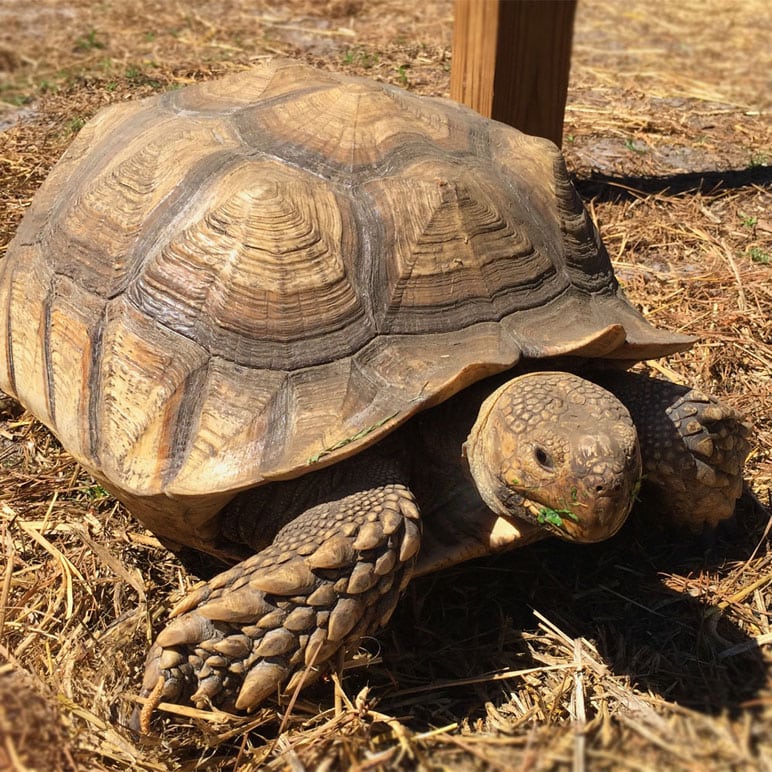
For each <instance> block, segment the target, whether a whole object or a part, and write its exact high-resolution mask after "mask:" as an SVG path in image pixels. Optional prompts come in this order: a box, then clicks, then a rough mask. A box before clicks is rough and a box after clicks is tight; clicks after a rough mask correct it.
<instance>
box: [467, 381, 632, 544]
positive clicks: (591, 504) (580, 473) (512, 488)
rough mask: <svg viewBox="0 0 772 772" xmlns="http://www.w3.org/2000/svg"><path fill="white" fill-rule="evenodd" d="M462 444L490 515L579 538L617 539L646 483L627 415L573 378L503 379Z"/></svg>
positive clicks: (606, 395)
mask: <svg viewBox="0 0 772 772" xmlns="http://www.w3.org/2000/svg"><path fill="white" fill-rule="evenodd" d="M465 448H466V454H467V458H468V461H469V468H470V471H471V473H472V477H473V478H474V481H475V485H476V486H477V489H478V491H479V493H480V496H481V497H482V499H483V500H484V501H485V503H486V504H487V505H488V507H490V509H491V510H493V511H494V512H496V513H497V514H499V515H502V516H504V517H505V518H510V519H512V518H518V519H522V520H526V521H529V522H532V523H536V524H538V525H540V526H542V527H544V528H545V529H547V530H549V531H550V532H552V533H554V534H556V535H558V536H560V537H562V538H564V539H569V540H573V541H585V542H594V541H601V540H602V539H605V538H607V537H609V536H611V535H613V534H614V533H615V532H616V531H617V530H618V529H619V528H620V527H621V526H622V524H623V523H624V521H625V519H626V517H627V515H628V513H629V511H630V508H631V507H632V504H633V501H634V499H635V494H636V492H637V489H638V485H639V482H640V479H641V455H640V449H639V447H638V437H637V433H636V430H635V426H634V425H633V421H632V419H631V417H630V414H629V413H628V411H627V409H626V408H625V407H624V405H622V403H621V402H619V400H618V399H617V398H616V397H615V396H614V395H613V394H611V393H610V392H608V391H606V390H605V389H602V388H601V387H600V386H597V385H596V384H594V383H591V382H590V381H586V380H584V379H582V378H579V377H578V376H576V375H573V374H571V373H563V372H536V373H528V374H526V375H521V376H519V377H517V378H514V379H512V380H510V381H508V382H507V383H505V384H504V385H503V386H501V387H500V388H499V389H497V390H496V391H495V392H493V394H491V395H490V396H489V397H488V398H487V399H486V400H485V401H484V402H483V404H482V406H481V408H480V410H479V413H478V418H477V421H476V422H475V424H474V426H473V427H472V431H471V433H470V434H469V438H468V439H467V442H466V446H465Z"/></svg>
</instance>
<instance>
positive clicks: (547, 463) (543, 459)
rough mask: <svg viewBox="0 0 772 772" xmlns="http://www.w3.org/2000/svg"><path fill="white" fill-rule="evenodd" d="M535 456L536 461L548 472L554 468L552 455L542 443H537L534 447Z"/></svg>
mask: <svg viewBox="0 0 772 772" xmlns="http://www.w3.org/2000/svg"><path fill="white" fill-rule="evenodd" d="M533 457H534V458H535V459H536V463H537V464H538V465H539V466H540V467H542V468H543V469H546V470H547V471H548V472H551V471H552V470H553V469H554V466H553V464H552V456H550V454H549V453H548V452H547V451H546V450H545V449H544V448H543V447H542V446H541V445H537V446H536V447H535V448H534V449H533Z"/></svg>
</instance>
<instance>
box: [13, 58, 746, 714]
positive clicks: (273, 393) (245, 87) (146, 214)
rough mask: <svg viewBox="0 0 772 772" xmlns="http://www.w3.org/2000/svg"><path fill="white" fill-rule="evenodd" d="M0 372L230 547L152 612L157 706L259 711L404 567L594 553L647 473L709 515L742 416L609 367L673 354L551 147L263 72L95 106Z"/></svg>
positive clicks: (695, 514) (23, 243)
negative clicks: (215, 570) (621, 275)
mask: <svg viewBox="0 0 772 772" xmlns="http://www.w3.org/2000/svg"><path fill="white" fill-rule="evenodd" d="M1 270H2V275H1V276H0V329H1V335H2V340H3V345H2V347H0V351H1V352H2V353H0V386H2V388H3V389H4V390H5V391H6V392H7V393H9V394H10V395H13V396H14V397H15V398H17V399H18V400H19V401H20V402H22V403H23V404H24V405H25V406H26V407H27V408H28V409H29V410H31V411H32V412H33V413H34V414H35V415H36V416H37V417H38V418H39V419H40V420H41V421H43V422H44V423H45V424H46V425H47V426H49V427H50V428H51V429H52V431H53V432H54V433H55V434H56V435H57V436H58V437H59V439H60V440H61V442H62V444H63V445H64V447H65V448H67V449H68V450H69V452H70V453H72V455H73V456H74V457H75V458H76V459H77V460H78V461H79V462H80V463H81V464H82V465H83V466H84V467H85V468H86V469H88V470H89V471H90V472H91V474H93V476H94V477H95V478H96V479H97V480H99V481H100V482H101V483H102V484H103V485H104V486H105V488H107V489H108V490H109V491H110V492H112V493H113V494H114V495H115V496H117V497H118V498H119V499H120V500H121V501H123V502H124V503H125V504H126V506H127V507H128V508H129V509H130V510H131V511H132V512H133V514H134V515H135V516H136V517H138V518H139V519H140V520H141V521H142V522H143V523H144V524H145V525H146V526H147V527H148V528H150V529H151V530H152V531H154V532H155V533H156V534H157V535H158V537H159V538H160V539H161V541H162V542H163V543H164V544H165V545H168V547H169V548H170V549H172V550H175V551H176V552H178V553H181V554H186V551H187V550H193V551H196V552H203V553H209V554H210V555H214V556H216V557H217V558H221V559H223V560H225V561H228V562H230V563H235V565H233V567H232V568H230V569H229V570H226V571H225V572H224V573H220V574H218V575H216V576H215V577H214V578H213V579H211V581H209V582H207V583H205V584H202V585H199V586H198V587H197V588H196V589H194V590H193V591H192V592H191V593H190V594H189V595H188V596H187V597H186V598H185V599H184V600H183V601H182V602H181V603H179V604H178V605H177V606H176V607H175V608H174V610H173V611H172V612H171V616H172V620H171V622H170V623H169V625H168V626H167V627H166V628H165V629H164V630H163V631H162V632H161V633H160V634H159V635H158V637H157V639H156V642H155V643H154V645H153V646H152V648H151V650H150V652H149V655H148V660H147V666H146V675H145V680H144V685H143V693H144V695H145V696H148V697H149V699H148V700H147V707H146V708H145V709H144V711H143V713H142V715H141V721H140V724H141V725H142V727H143V728H144V729H147V728H148V726H149V721H150V715H151V713H152V711H153V709H154V708H155V707H157V705H158V703H159V702H160V701H161V700H171V701H180V702H182V701H186V700H189V701H191V702H192V703H193V704H195V705H198V706H205V705H208V704H214V705H218V706H221V707H223V708H226V709H237V710H250V709H254V708H255V707H256V706H257V705H258V704H259V703H261V701H263V700H265V699H266V698H269V697H271V696H277V695H278V696H280V695H281V694H283V693H287V692H289V691H292V690H294V689H295V688H296V686H298V685H299V684H300V683H307V682H310V681H311V680H312V679H313V678H314V677H315V676H316V675H317V674H318V673H320V672H323V671H324V669H325V665H326V664H327V663H329V662H330V660H331V659H332V660H334V659H335V655H336V653H338V652H340V651H341V650H346V649H349V648H351V647H354V646H356V645H357V642H358V641H359V640H360V639H361V638H362V637H363V636H365V635H369V634H372V633H373V632H374V631H376V630H378V629H379V628H380V627H381V626H382V625H384V624H385V623H386V621H387V620H388V618H389V616H390V615H391V614H392V612H393V611H394V608H395V605H396V603H397V601H398V598H399V595H400V593H401V592H402V590H404V588H405V586H406V584H407V583H408V581H409V580H410V579H411V578H412V577H414V576H416V575H418V574H422V573H426V572H428V571H433V570H437V569H439V568H442V567H444V566H448V565H452V564H454V563H458V562H460V561H463V560H467V559H470V558H474V557H478V556H481V555H485V554H490V553H493V552H497V551H502V550H507V549H511V548H512V547H515V546H518V545H521V544H525V543H528V542H530V541H533V540H535V539H537V538H540V537H542V536H544V535H547V534H555V535H557V536H559V537H562V538H565V539H571V540H576V541H586V542H593V541H598V540H600V539H605V538H607V537H609V536H611V535H612V534H613V533H615V532H616V531H617V530H618V529H619V527H620V526H621V525H622V523H623V522H624V520H625V518H626V517H627V514H628V512H629V510H630V508H631V505H632V503H633V501H634V499H635V497H636V495H637V492H638V488H639V485H640V483H641V480H642V478H645V480H646V486H645V488H646V489H647V490H648V493H649V495H653V496H657V497H658V498H659V500H660V501H661V502H663V507H662V509H663V511H665V510H666V511H667V512H668V513H669V514H668V517H669V518H670V519H671V520H673V521H674V522H676V523H679V524H685V525H687V526H689V527H691V528H692V529H694V530H699V529H700V528H701V527H702V526H703V525H704V524H709V525H713V524H715V523H717V522H718V521H720V520H722V519H724V518H727V517H728V516H730V515H731V513H732V511H733V509H734V504H735V500H736V498H737V496H738V495H739V493H740V491H741V486H742V477H741V475H742V465H743V462H744V459H745V456H746V455H747V451H748V442H747V440H746V435H747V433H748V429H747V426H746V425H745V424H744V423H743V421H742V419H741V417H740V416H738V415H737V414H736V413H735V412H734V411H733V410H732V409H731V408H729V407H728V406H726V405H722V404H720V403H719V402H718V401H717V400H715V399H714V398H712V397H710V396H707V395H705V394H703V393H702V392H700V391H698V390H690V389H688V388H684V387H681V386H678V385H675V384H673V383H668V382H664V381H660V380H655V379H651V378H648V377H645V376H643V375H641V374H634V373H628V372H627V371H626V369H625V368H626V367H627V366H629V365H630V364H632V363H633V362H635V361H639V360H644V359H649V358H653V357H660V356H664V355H667V354H670V353H672V352H677V351H682V350H684V349H686V348H688V347H689V345H690V344H691V343H692V339H691V338H689V337H685V336H683V335H677V334H674V333H671V332H665V331H661V330H658V329H656V328H654V327H653V326H652V325H650V324H649V323H648V322H647V321H646V320H645V319H644V318H643V317H642V316H641V315H640V314H639V313H638V312H637V311H636V310H635V309H634V308H633V307H632V306H631V305H630V304H629V303H628V302H627V300H626V299H625V297H624V295H623V293H622V291H621V289H620V287H619V285H618V283H617V281H616V279H615V277H614V274H613V271H612V268H611V264H610V262H609V258H608V254H607V252H606V250H605V249H604V247H603V245H602V243H601V241H600V238H599V235H598V232H597V230H596V229H595V227H594V226H593V223H592V222H591V220H590V219H589V217H588V215H587V212H586V211H585V209H584V207H583V206H582V204H581V202H580V200H579V198H578V196H577V194H576V192H575V190H574V188H573V187H572V185H571V182H570V181H569V178H568V176H567V173H566V169H565V166H564V163H563V160H562V158H561V155H560V153H559V151H558V150H557V148H556V147H555V146H554V145H552V144H551V143H549V142H547V141H545V140H542V139H537V138H533V137H529V136H525V135H523V134H522V133H520V132H518V131H516V130H514V129H512V128H510V127H508V126H504V125H502V124H499V123H496V122H494V121H490V120H486V119H483V118H481V117H480V116H478V115H476V114H475V113H473V112H472V111H471V110H469V109H467V108H464V107H461V106H459V105H457V104H454V103H452V102H450V101H447V100H443V99H433V98H422V97H416V96H413V95H410V94H408V93H406V92H404V91H401V90H399V89H397V88H393V87H391V86H387V85H382V84H378V83H372V82H369V81H366V80H362V79H359V78H354V77H344V76H340V75H335V74H332V73H328V72H318V71H315V70H313V69H310V68H308V67H306V66H302V65H300V64H295V63H291V62H277V61H274V62H269V63H266V64H264V65H262V66H259V67H257V68H255V69H252V70H249V71H247V72H242V73H239V74H235V75H231V76H229V77H226V78H224V79H222V80H218V81H214V82H210V83H202V84H197V85H194V86H191V87H188V88H184V89H181V90H179V91H172V92H169V93H166V94H162V95H160V96H154V97H151V98H149V99H144V100H141V101H137V102H132V103H123V104H118V105H114V106H112V107H109V108H107V109H105V110H103V111H102V112H101V113H99V115H98V116H97V117H96V118H94V119H93V120H92V121H91V122H90V123H88V124H87V125H86V126H85V127H84V128H83V129H82V130H81V132H80V134H79V135H78V137H77V139H76V140H75V141H74V142H73V144H72V146H71V147H70V149H69V150H68V151H67V152H66V153H65V155H64V156H63V157H62V159H61V160H60V162H59V163H58V165H57V166H56V167H55V169H54V170H53V172H52V173H51V175H50V176H49V178H48V179H47V181H46V182H45V184H44V185H43V186H42V188H41V189H40V191H39V192H38V194H37V195H36V197H35V199H34V201H33V203H32V205H31V207H30V209H29V211H28V213H27V214H26V216H25V218H24V220H23V222H22V224H21V226H20V227H19V230H18V234H17V235H16V237H15V239H14V240H13V242H12V244H11V245H10V247H9V249H8V253H7V256H6V258H5V260H4V261H3V262H2V268H1Z"/></svg>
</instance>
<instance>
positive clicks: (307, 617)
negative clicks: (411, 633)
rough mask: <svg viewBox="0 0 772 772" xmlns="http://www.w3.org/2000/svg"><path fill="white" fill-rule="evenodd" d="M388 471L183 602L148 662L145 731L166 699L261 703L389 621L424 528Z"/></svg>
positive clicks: (312, 512)
mask: <svg viewBox="0 0 772 772" xmlns="http://www.w3.org/2000/svg"><path fill="white" fill-rule="evenodd" d="M389 467H390V468H389ZM377 476H378V477H379V478H380V480H381V484H374V485H372V487H368V488H367V489H366V490H362V491H358V492H355V493H348V495H345V496H343V497H341V498H339V499H334V500H331V501H327V502H325V503H322V504H318V505H316V506H314V507H311V508H310V509H307V510H306V511H305V512H303V514H301V515H300V516H299V517H297V518H295V519H293V520H292V521H291V522H290V523H289V524H288V525H286V526H285V527H284V528H282V529H281V530H280V531H279V532H278V534H277V535H276V537H275V538H274V540H273V543H272V544H271V545H270V546H268V547H266V548H265V549H263V550H261V551H260V552H258V553H256V554H255V555H253V556H251V557H250V558H248V559H247V560H245V561H243V562H242V563H239V564H238V565H236V566H234V567H233V568H231V569H230V570H228V571H225V572H224V573H222V574H218V575H217V576H215V577H214V578H213V579H212V580H211V581H209V582H207V583H206V584H204V585H201V586H199V587H198V588H197V589H194V590H193V591H192V592H191V593H190V594H189V595H188V596H187V597H186V598H185V599H184V600H183V601H182V602H181V603H180V604H178V605H177V607H176V608H175V609H173V611H172V616H173V617H174V618H173V619H172V621H171V622H170V624H169V625H168V626H167V627H166V629H164V630H163V631H162V632H161V633H160V634H159V636H158V637H157V639H156V641H155V643H154V644H153V646H152V648H151V650H150V652H149V654H148V658H147V663H146V666H145V678H144V682H143V687H142V694H143V695H144V696H148V697H149V700H148V705H147V707H146V708H145V709H144V710H143V711H142V714H141V716H138V717H135V723H138V724H139V726H140V728H141V729H142V730H143V731H148V729H149V722H150V718H151V714H152V712H153V710H154V709H155V707H157V705H158V703H159V702H160V701H161V700H167V701H172V702H183V701H186V700H189V701H190V702H192V703H193V704H196V705H199V706H205V705H207V704H209V703H212V704H216V705H218V706H220V707H222V708H224V709H231V708H235V709H237V710H250V709H254V708H255V707H257V705H258V704H259V703H260V702H261V701H263V700H264V699H266V698H268V697H269V696H271V695H277V694H279V693H280V691H282V690H284V691H291V690H293V689H294V687H295V686H297V685H298V684H299V683H301V682H302V683H308V682H309V681H311V680H313V679H314V678H315V676H316V675H318V673H319V672H321V671H322V670H324V665H325V663H327V662H328V661H329V660H330V659H331V658H332V657H333V655H334V654H335V653H336V652H338V651H339V650H341V649H343V650H345V649H347V648H349V647H351V646H353V645H355V644H356V642H357V641H359V640H360V639H361V638H362V637H363V636H366V635H368V634H371V633H373V632H375V631H376V630H377V629H379V628H380V627H381V626H383V625H384V624H385V623H386V621H387V620H388V618H389V617H390V616H391V614H392V612H393V610H394V608H395V607H396V604H397V601H398V599H399V595H400V593H401V591H402V590H403V589H404V587H405V586H406V585H407V582H408V581H409V579H410V577H411V575H412V570H413V565H414V562H415V556H416V554H417V553H418V549H419V546H420V528H419V513H418V508H417V506H416V504H415V501H414V499H413V496H412V494H411V492H410V491H409V490H408V488H407V487H406V486H405V485H403V484H401V483H398V482H395V476H396V475H395V473H394V468H393V465H391V466H390V465H389V464H385V465H384V466H383V467H381V468H379V470H377ZM368 477H369V480H368V484H369V483H370V482H371V481H372V475H368Z"/></svg>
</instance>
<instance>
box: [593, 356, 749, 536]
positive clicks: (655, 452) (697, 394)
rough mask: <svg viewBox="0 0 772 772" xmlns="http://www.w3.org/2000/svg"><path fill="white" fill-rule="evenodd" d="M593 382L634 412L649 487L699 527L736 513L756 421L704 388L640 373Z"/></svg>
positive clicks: (675, 515)
mask: <svg viewBox="0 0 772 772" xmlns="http://www.w3.org/2000/svg"><path fill="white" fill-rule="evenodd" d="M593 380H596V381H597V382H598V383H599V384H600V385H601V386H603V387H604V388H606V389H608V390H609V391H611V392H613V393H614V394H615V395H616V396H617V397H618V398H619V400H620V401H621V402H622V403H623V404H624V405H625V407H627V409H628V410H629V411H630V414H631V415H632V417H633V422H634V423H635V426H636V428H637V429H638V437H639V441H640V444H641V454H642V457H643V474H644V480H643V491H644V493H648V494H654V497H655V498H656V499H657V501H658V503H659V504H661V507H662V509H663V510H665V511H666V512H668V513H669V514H670V516H671V517H672V519H673V520H674V521H675V522H676V523H678V524H680V525H685V526H687V527H688V528H690V529H691V530H692V531H695V532H698V531H700V530H702V528H703V526H705V525H707V526H715V525H717V524H718V523H719V522H721V521H722V520H725V519H727V518H729V517H731V515H732V513H733V512H734V508H735V503H736V500H737V498H738V497H739V496H740V494H741V493H742V485H743V481H742V472H743V464H744V462H745V458H746V456H747V455H748V451H749V449H750V444H749V442H748V435H749V434H750V425H749V424H748V423H746V422H745V421H744V420H743V418H742V416H741V415H740V414H739V413H738V412H737V411H736V410H734V408H732V407H730V406H729V405H726V404H724V403H722V402H720V401H719V400H718V399H716V398H715V397H713V396H710V395H708V394H705V393H704V392H702V391H700V390H699V389H690V388H688V387H686V386H681V385H678V384H675V383H671V382H669V381H662V380H658V379H655V378H649V377H647V376H645V375H642V374H640V373H630V372H619V371H606V372H603V373H599V374H598V377H597V378H595V377H594V378H593Z"/></svg>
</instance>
